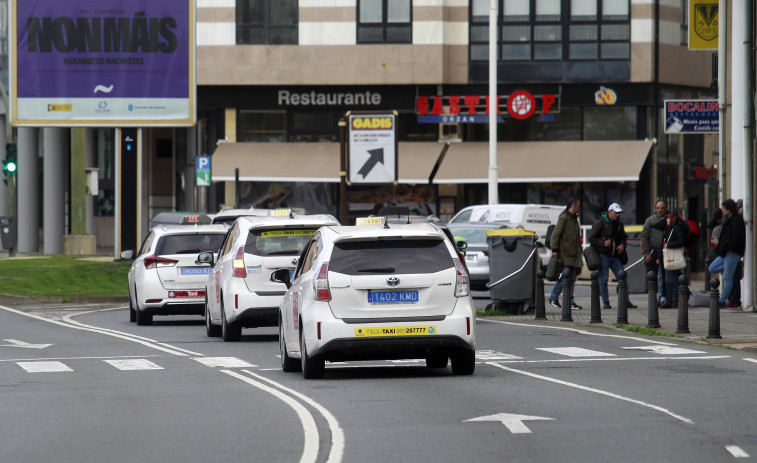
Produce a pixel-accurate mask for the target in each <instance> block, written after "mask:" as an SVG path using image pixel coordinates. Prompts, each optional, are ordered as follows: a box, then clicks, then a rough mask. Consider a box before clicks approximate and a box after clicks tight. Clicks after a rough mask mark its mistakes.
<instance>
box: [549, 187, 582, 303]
mask: <svg viewBox="0 0 757 463" xmlns="http://www.w3.org/2000/svg"><path fill="white" fill-rule="evenodd" d="M580 210H581V201H580V200H578V199H576V198H570V199H569V200H568V204H567V205H566V207H565V210H564V211H563V212H562V213H561V214H560V217H559V218H558V219H557V225H555V229H554V230H553V231H552V235H551V236H550V238H549V241H550V246H552V257H555V258H559V259H561V260H562V263H563V271H562V274H561V275H560V279H559V280H558V281H557V283H555V286H554V287H553V288H552V292H551V293H550V296H549V304H550V305H551V306H552V307H555V308H562V306H560V303H559V302H558V299H559V297H560V292H561V291H562V289H563V286H564V287H565V288H566V291H570V308H571V309H572V310H581V309H583V307H581V306H580V305H578V304H576V302H575V300H574V299H573V285H575V283H576V278H577V277H578V274H579V273H581V267H583V257H582V253H581V226H580V225H579V224H578V212H579V211H580Z"/></svg>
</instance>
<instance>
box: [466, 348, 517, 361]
mask: <svg viewBox="0 0 757 463" xmlns="http://www.w3.org/2000/svg"><path fill="white" fill-rule="evenodd" d="M522 358H523V357H518V356H517V355H512V354H505V353H504V352H497V351H495V350H477V351H476V360H481V361H486V360H520V359H522Z"/></svg>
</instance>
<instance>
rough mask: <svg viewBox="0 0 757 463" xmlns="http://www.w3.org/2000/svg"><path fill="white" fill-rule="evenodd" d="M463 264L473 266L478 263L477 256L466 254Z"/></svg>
mask: <svg viewBox="0 0 757 463" xmlns="http://www.w3.org/2000/svg"><path fill="white" fill-rule="evenodd" d="M465 262H468V263H470V264H475V263H476V262H478V256H477V255H475V254H466V255H465Z"/></svg>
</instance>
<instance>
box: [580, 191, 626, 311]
mask: <svg viewBox="0 0 757 463" xmlns="http://www.w3.org/2000/svg"><path fill="white" fill-rule="evenodd" d="M622 212H623V209H622V208H621V207H620V205H619V204H618V203H612V204H610V207H608V208H607V212H603V213H602V214H601V215H600V217H599V220H597V221H596V222H594V225H592V227H591V232H590V233H589V243H591V245H592V246H594V247H595V248H596V249H597V251H598V252H599V260H600V263H601V267H600V269H599V293H600V295H601V296H602V308H603V309H611V308H612V306H611V305H610V296H609V294H608V292H607V281H608V280H609V277H610V270H612V273H613V274H614V275H615V278H616V279H617V278H618V273H620V271H621V270H623V262H621V256H622V255H624V254H626V240H627V239H628V235H627V234H626V229H625V226H624V225H623V222H621V221H620V214H621V213H622ZM626 256H627V254H626ZM626 307H628V308H632V309H633V308H636V306H635V305H634V304H632V303H631V301H630V300H626Z"/></svg>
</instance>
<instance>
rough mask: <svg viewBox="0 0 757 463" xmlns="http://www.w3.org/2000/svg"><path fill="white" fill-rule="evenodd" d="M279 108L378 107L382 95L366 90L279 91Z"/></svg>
mask: <svg viewBox="0 0 757 463" xmlns="http://www.w3.org/2000/svg"><path fill="white" fill-rule="evenodd" d="M277 103H278V105H279V106H378V105H380V104H381V94H380V93H376V92H371V91H370V90H366V91H365V92H351V93H350V92H346V93H345V92H339V93H332V92H316V91H315V90H313V91H310V92H290V91H289V90H279V93H278V98H277Z"/></svg>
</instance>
